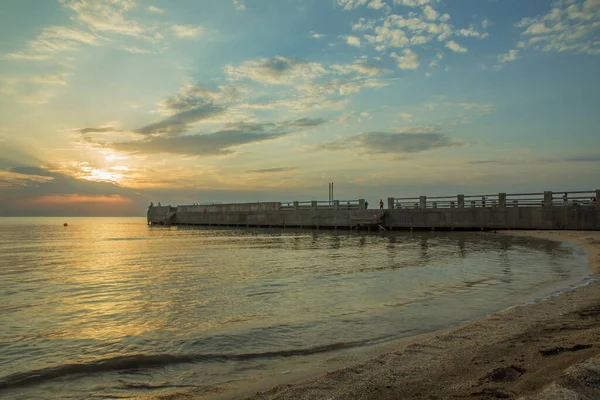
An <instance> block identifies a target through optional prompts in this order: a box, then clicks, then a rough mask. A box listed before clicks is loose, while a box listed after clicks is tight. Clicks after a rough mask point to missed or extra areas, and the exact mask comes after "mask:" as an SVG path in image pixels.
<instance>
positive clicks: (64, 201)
mask: <svg viewBox="0 0 600 400" xmlns="http://www.w3.org/2000/svg"><path fill="white" fill-rule="evenodd" d="M25 203H27V204H28V205H38V206H46V207H47V206H69V205H91V204H96V205H99V204H104V205H111V206H125V205H131V204H133V200H132V199H130V198H128V197H123V196H120V195H112V196H101V195H99V196H91V195H81V194H65V195H55V194H50V195H46V196H41V197H35V198H31V199H27V200H25Z"/></svg>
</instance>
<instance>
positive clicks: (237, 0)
mask: <svg viewBox="0 0 600 400" xmlns="http://www.w3.org/2000/svg"><path fill="white" fill-rule="evenodd" d="M233 5H234V6H235V8H236V10H238V11H243V10H245V9H246V3H245V0H233Z"/></svg>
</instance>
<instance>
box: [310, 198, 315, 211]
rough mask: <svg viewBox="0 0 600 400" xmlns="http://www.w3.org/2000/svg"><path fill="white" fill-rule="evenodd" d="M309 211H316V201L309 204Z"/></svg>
mask: <svg viewBox="0 0 600 400" xmlns="http://www.w3.org/2000/svg"><path fill="white" fill-rule="evenodd" d="M310 209H311V210H313V211H315V210H316V209H317V201H316V200H313V201H311V202H310Z"/></svg>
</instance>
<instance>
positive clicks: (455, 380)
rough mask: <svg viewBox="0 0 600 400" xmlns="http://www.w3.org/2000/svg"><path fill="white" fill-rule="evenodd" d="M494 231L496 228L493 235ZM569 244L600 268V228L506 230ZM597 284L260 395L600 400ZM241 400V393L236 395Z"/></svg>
mask: <svg viewBox="0 0 600 400" xmlns="http://www.w3.org/2000/svg"><path fill="white" fill-rule="evenodd" d="M490 234H493V233H490ZM497 234H504V235H526V236H533V237H536V238H544V239H551V240H556V241H562V242H569V243H572V244H575V245H577V246H580V247H581V248H583V249H584V250H586V251H587V252H588V255H589V263H590V268H591V269H592V270H593V271H594V272H596V273H598V272H599V271H600V232H571V231H535V232H529V231H528V232H512V231H511V232H502V233H497ZM599 353H600V281H595V282H591V283H589V284H588V285H587V286H583V287H579V288H577V289H575V290H574V291H570V292H567V293H564V294H562V295H560V296H556V297H553V298H551V299H549V300H547V301H542V302H538V303H536V304H530V305H523V306H517V307H514V308H511V309H509V310H506V311H504V312H500V313H495V314H492V315H489V316H487V317H484V318H481V319H479V320H476V321H474V322H472V323H470V324H467V325H463V326H460V327H458V328H453V329H450V330H447V331H443V332H436V333H435V334H430V335H423V336H419V337H417V338H413V340H410V341H406V343H405V344H403V345H401V346H399V347H398V348H396V349H395V350H394V351H392V352H388V353H386V354H383V355H380V356H378V357H376V358H374V359H372V360H370V361H367V362H364V363H360V364H357V365H353V366H349V367H346V368H343V369H338V370H335V371H331V372H328V373H326V374H324V375H322V376H319V377H315V378H311V379H308V380H305V381H302V382H298V383H294V384H283V385H279V386H276V387H274V388H272V389H270V390H267V391H263V392H259V393H256V394H254V395H251V396H250V397H247V396H243V397H245V398H248V399H252V400H259V399H261V400H262V399H450V398H452V399H467V398H469V399H477V398H482V399H485V398H492V399H493V398H498V399H523V400H525V399H527V400H538V399H600V356H599ZM236 398H238V397H237V396H236Z"/></svg>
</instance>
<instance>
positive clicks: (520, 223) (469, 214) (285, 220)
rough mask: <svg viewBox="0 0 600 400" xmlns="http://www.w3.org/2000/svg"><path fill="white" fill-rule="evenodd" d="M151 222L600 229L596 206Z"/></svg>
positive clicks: (157, 218) (237, 215)
mask: <svg viewBox="0 0 600 400" xmlns="http://www.w3.org/2000/svg"><path fill="white" fill-rule="evenodd" d="M156 208H157V209H156V210H152V212H149V214H148V222H149V223H155V224H173V225H207V226H208V225H210V226H239V227H256V226H261V227H267V226H270V227H302V228H340V229H344V228H346V229H350V228H357V227H362V228H366V227H370V228H377V227H378V226H379V225H381V226H382V227H383V228H385V229H388V230H390V229H439V230H447V229H457V230H458V229H468V230H478V229H565V230H600V210H596V209H594V208H592V207H583V206H567V207H521V208H519V207H507V208H500V207H489V208H475V207H473V208H451V209H431V208H428V209H414V210H411V209H401V210H350V211H348V210H273V211H219V212H209V211H206V212H203V211H200V212H197V211H193V210H190V211H182V212H180V211H177V212H175V213H174V215H172V218H170V219H169V218H168V216H169V215H170V214H173V210H174V208H169V207H160V208H159V207H156Z"/></svg>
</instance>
